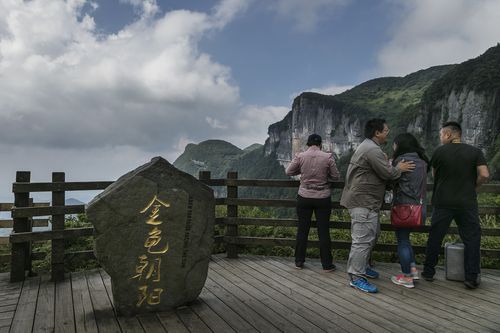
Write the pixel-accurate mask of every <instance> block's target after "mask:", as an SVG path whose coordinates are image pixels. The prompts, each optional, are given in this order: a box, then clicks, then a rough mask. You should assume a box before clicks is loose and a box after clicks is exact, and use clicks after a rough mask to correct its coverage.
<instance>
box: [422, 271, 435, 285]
mask: <svg viewBox="0 0 500 333" xmlns="http://www.w3.org/2000/svg"><path fill="white" fill-rule="evenodd" d="M420 276H421V277H423V278H424V280H425V281H429V282H432V281H434V274H429V273H427V272H425V271H423V272H422V273H420Z"/></svg>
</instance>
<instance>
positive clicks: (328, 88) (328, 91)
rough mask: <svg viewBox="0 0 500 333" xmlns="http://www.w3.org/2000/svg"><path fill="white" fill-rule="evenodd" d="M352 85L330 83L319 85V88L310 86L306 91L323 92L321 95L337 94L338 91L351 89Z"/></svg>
mask: <svg viewBox="0 0 500 333" xmlns="http://www.w3.org/2000/svg"><path fill="white" fill-rule="evenodd" d="M352 87H354V86H339V85H331V86H326V87H320V88H311V89H307V90H306V91H312V92H317V93H319V94H323V95H338V94H340V93H343V92H344V91H346V90H349V89H351V88H352Z"/></svg>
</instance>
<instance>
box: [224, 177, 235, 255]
mask: <svg viewBox="0 0 500 333" xmlns="http://www.w3.org/2000/svg"><path fill="white" fill-rule="evenodd" d="M227 179H228V180H229V179H238V172H236V171H229V172H228V173H227ZM227 198H228V199H238V186H229V185H228V186H227ZM227 217H228V218H237V217H238V205H227ZM226 236H228V237H236V236H238V225H227V226H226ZM225 246H226V255H227V257H228V258H232V259H235V258H238V245H236V244H227V243H225Z"/></svg>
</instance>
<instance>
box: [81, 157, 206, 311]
mask: <svg viewBox="0 0 500 333" xmlns="http://www.w3.org/2000/svg"><path fill="white" fill-rule="evenodd" d="M214 208H215V199H214V195H213V191H212V189H211V188H210V187H208V186H206V185H204V184H202V183H201V182H199V181H198V180H197V179H196V178H194V177H192V176H191V175H189V174H187V173H184V172H182V171H179V170H178V169H176V168H175V167H174V166H172V165H171V164H170V163H168V162H167V161H166V160H164V159H163V158H161V157H155V158H153V159H152V160H151V162H149V163H147V164H145V165H143V166H141V167H139V168H137V169H136V170H134V171H131V172H129V173H127V174H126V175H124V176H122V177H121V178H120V179H118V180H117V181H116V182H114V183H113V184H112V185H111V186H109V187H108V188H107V189H106V190H105V191H104V192H102V193H101V194H99V195H98V196H96V197H95V198H94V199H93V200H92V201H91V202H90V204H89V206H88V209H87V216H88V219H89V221H90V222H92V223H93V225H94V227H95V254H96V257H97V259H98V261H99V263H100V264H101V265H102V267H103V268H104V269H105V270H106V272H107V273H108V274H109V275H110V277H111V283H112V289H113V298H114V302H115V309H116V310H117V312H118V314H120V315H134V314H137V313H143V312H154V311H164V310H168V309H172V308H175V307H177V306H180V305H183V304H186V303H188V302H190V301H193V300H195V299H196V298H197V297H198V295H199V294H200V292H201V290H202V288H203V285H204V284H205V280H206V277H207V273H208V262H209V258H210V254H211V251H212V245H213V227H214V219H215V216H214V214H215V210H214Z"/></svg>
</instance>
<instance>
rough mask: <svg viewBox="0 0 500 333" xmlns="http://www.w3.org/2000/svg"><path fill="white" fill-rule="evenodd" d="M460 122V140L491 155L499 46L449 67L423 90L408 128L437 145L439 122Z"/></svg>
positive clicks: (498, 126) (499, 91) (498, 111)
mask: <svg viewBox="0 0 500 333" xmlns="http://www.w3.org/2000/svg"><path fill="white" fill-rule="evenodd" d="M448 120H456V121H458V122H460V123H461V125H462V129H463V135H462V139H463V141H464V142H466V143H468V144H471V145H474V146H476V147H478V148H481V149H482V150H483V152H484V153H485V154H486V155H487V156H489V157H492V156H494V155H495V153H496V149H497V147H496V146H495V141H496V140H497V139H498V138H499V134H500V46H499V45H497V46H496V47H492V48H490V49H489V50H488V51H486V52H485V53H484V54H483V55H481V56H479V57H478V58H475V59H471V60H469V61H466V62H464V63H462V64H460V65H457V66H456V67H454V68H453V69H452V70H450V71H449V72H448V73H447V74H446V75H444V76H443V77H442V78H440V79H439V80H437V81H436V82H434V83H433V84H432V85H431V86H430V87H429V89H428V90H427V91H426V92H425V94H424V96H423V98H422V103H421V105H420V109H419V111H418V113H417V115H416V116H415V118H414V120H413V121H411V122H410V124H409V126H408V131H410V132H414V133H417V134H419V135H421V137H422V138H423V139H424V140H425V142H426V143H427V144H428V145H429V146H435V145H437V144H438V141H439V140H438V138H439V128H440V124H442V123H443V122H445V121H448Z"/></svg>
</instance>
